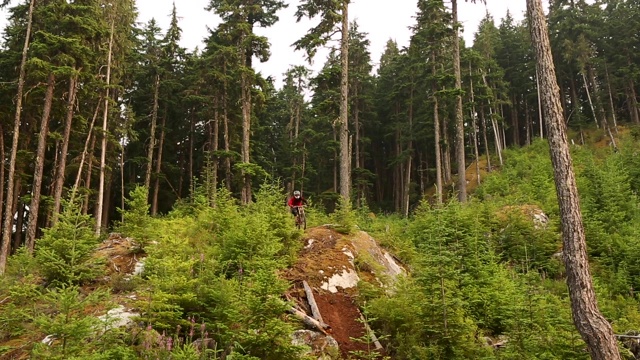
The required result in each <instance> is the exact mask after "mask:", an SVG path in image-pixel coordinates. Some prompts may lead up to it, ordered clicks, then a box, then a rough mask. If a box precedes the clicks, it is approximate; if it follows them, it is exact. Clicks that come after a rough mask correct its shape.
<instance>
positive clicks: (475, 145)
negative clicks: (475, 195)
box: [469, 63, 480, 185]
mask: <svg viewBox="0 0 640 360" xmlns="http://www.w3.org/2000/svg"><path fill="white" fill-rule="evenodd" d="M469 90H470V96H471V126H472V127H473V132H472V134H473V135H472V136H473V139H472V140H473V154H474V156H475V158H476V181H477V182H478V185H480V152H479V151H478V124H477V120H476V103H475V98H474V94H473V78H472V77H471V63H469Z"/></svg>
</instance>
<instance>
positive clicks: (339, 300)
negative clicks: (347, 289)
mask: <svg viewBox="0 0 640 360" xmlns="http://www.w3.org/2000/svg"><path fill="white" fill-rule="evenodd" d="M314 297H315V299H316V303H317V304H318V308H319V309H320V314H322V320H324V322H325V323H326V324H327V325H329V326H331V330H330V331H329V333H330V334H331V336H332V337H333V338H334V339H336V341H337V342H338V344H340V351H341V352H342V356H344V357H345V358H348V357H349V353H350V352H351V351H356V350H362V351H366V350H367V344H363V343H361V342H357V341H354V340H353V339H354V338H359V337H361V336H362V335H364V326H363V325H362V323H360V322H359V321H358V320H359V319H360V309H359V308H358V305H356V304H355V303H354V302H353V299H352V298H351V297H350V296H349V295H347V294H344V293H340V292H338V293H335V294H332V293H329V292H324V293H320V294H318V293H316V291H314Z"/></svg>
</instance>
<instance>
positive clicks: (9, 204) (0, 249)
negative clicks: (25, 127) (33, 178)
mask: <svg viewBox="0 0 640 360" xmlns="http://www.w3.org/2000/svg"><path fill="white" fill-rule="evenodd" d="M34 4H35V0H31V2H30V3H29V13H28V15H27V32H26V34H25V39H24V46H23V47H22V58H21V60H20V71H19V75H18V91H17V93H16V114H15V117H14V120H13V140H12V143H11V155H10V156H11V159H10V160H9V173H8V174H7V201H6V204H5V212H4V219H3V222H2V228H3V229H5V231H4V233H3V234H2V241H1V242H0V243H2V245H0V275H4V272H5V270H6V267H7V258H8V257H9V248H10V246H9V242H10V241H11V240H10V239H11V230H10V229H11V228H12V224H13V211H12V209H13V182H14V177H15V171H16V157H17V156H18V141H19V140H20V117H21V115H22V95H23V92H24V78H25V72H26V65H27V52H28V50H29V39H31V24H32V20H33V6H34ZM1 205H2V204H0V206H1Z"/></svg>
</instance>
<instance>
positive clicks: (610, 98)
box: [604, 61, 618, 134]
mask: <svg viewBox="0 0 640 360" xmlns="http://www.w3.org/2000/svg"><path fill="white" fill-rule="evenodd" d="M604 74H605V76H606V80H607V90H608V92H609V107H610V108H611V119H612V120H613V128H614V130H615V132H616V134H618V119H616V107H615V106H614V105H613V93H612V92H611V80H610V79H609V68H608V67H607V62H606V61H605V63H604Z"/></svg>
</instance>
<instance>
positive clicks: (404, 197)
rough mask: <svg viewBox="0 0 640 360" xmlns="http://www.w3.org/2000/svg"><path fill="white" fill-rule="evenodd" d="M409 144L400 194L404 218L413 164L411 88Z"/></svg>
mask: <svg viewBox="0 0 640 360" xmlns="http://www.w3.org/2000/svg"><path fill="white" fill-rule="evenodd" d="M408 115H409V116H408V117H409V144H408V145H407V153H408V157H407V167H406V168H405V172H406V173H405V175H404V191H403V194H402V201H403V204H402V213H403V214H404V216H405V217H408V216H409V196H410V190H411V167H412V163H413V140H412V134H413V88H412V89H411V95H410V100H409V114H408Z"/></svg>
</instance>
